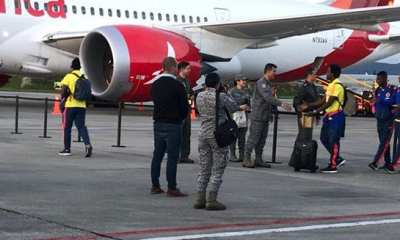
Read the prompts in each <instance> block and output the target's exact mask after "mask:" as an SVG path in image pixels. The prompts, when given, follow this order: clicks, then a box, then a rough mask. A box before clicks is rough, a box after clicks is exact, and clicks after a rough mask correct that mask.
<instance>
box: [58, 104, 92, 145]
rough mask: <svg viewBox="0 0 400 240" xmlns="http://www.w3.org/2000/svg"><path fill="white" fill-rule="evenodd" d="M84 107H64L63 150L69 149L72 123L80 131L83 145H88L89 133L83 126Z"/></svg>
mask: <svg viewBox="0 0 400 240" xmlns="http://www.w3.org/2000/svg"><path fill="white" fill-rule="evenodd" d="M85 116H86V108H65V110H64V113H63V117H64V118H63V130H64V150H71V129H72V124H73V122H75V126H76V128H77V129H78V132H79V133H80V135H81V137H82V140H83V142H84V143H85V146H88V145H90V139H89V133H88V130H87V128H86V126H85Z"/></svg>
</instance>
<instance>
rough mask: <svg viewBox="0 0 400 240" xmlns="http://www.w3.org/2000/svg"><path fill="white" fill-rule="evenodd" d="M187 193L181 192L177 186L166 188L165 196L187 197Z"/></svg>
mask: <svg viewBox="0 0 400 240" xmlns="http://www.w3.org/2000/svg"><path fill="white" fill-rule="evenodd" d="M187 196H188V195H187V194H186V193H183V192H181V190H179V188H175V189H170V188H169V189H168V191H167V197H187Z"/></svg>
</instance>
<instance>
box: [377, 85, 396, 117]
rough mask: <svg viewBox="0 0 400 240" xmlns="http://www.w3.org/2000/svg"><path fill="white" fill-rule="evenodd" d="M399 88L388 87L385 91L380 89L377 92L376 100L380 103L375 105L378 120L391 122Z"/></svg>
mask: <svg viewBox="0 0 400 240" xmlns="http://www.w3.org/2000/svg"><path fill="white" fill-rule="evenodd" d="M396 92H397V88H396V87H395V86H391V85H388V86H387V87H386V88H385V89H383V88H381V87H379V88H377V89H376V90H375V98H377V99H379V102H378V103H376V104H375V118H376V119H378V120H389V119H390V118H392V117H393V116H394V114H393V105H394V104H396V95H398V94H396Z"/></svg>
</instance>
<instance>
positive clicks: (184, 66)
mask: <svg viewBox="0 0 400 240" xmlns="http://www.w3.org/2000/svg"><path fill="white" fill-rule="evenodd" d="M190 71H191V70H190V64H189V63H188V62H180V63H179V64H178V72H179V75H178V77H177V78H176V80H177V81H178V82H180V83H182V84H183V86H184V87H185V91H186V94H187V96H188V99H189V100H190V101H193V100H194V92H193V89H192V87H191V85H190V81H189V80H188V79H187V77H188V76H189V75H190ZM182 127H183V141H182V146H181V156H180V159H179V162H180V163H194V161H193V160H192V159H190V158H189V155H190V135H191V131H192V122H191V119H190V114H189V115H188V116H187V117H186V118H185V120H184V121H183V123H182Z"/></svg>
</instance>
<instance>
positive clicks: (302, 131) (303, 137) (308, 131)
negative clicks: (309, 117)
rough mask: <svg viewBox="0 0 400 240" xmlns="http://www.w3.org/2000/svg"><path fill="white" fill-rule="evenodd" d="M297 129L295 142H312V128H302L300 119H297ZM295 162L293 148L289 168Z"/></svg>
mask: <svg viewBox="0 0 400 240" xmlns="http://www.w3.org/2000/svg"><path fill="white" fill-rule="evenodd" d="M297 127H298V129H299V132H298V133H297V137H296V142H297V141H311V140H312V136H313V128H303V126H302V123H301V122H300V118H297ZM295 144H296V143H295ZM295 161H296V154H295V148H294V147H293V152H292V155H291V157H290V162H289V166H293V165H294V163H295Z"/></svg>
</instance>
